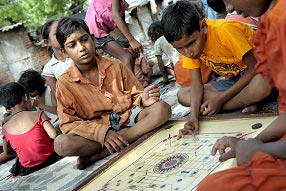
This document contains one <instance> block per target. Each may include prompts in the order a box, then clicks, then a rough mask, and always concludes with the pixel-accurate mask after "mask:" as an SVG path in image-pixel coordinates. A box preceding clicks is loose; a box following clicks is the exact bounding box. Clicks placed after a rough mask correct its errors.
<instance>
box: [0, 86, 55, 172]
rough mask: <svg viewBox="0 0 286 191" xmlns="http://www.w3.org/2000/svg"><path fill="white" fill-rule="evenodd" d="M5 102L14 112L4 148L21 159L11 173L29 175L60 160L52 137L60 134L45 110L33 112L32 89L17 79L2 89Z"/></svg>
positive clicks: (5, 134)
mask: <svg viewBox="0 0 286 191" xmlns="http://www.w3.org/2000/svg"><path fill="white" fill-rule="evenodd" d="M0 98H1V103H2V105H3V106H4V107H5V108H6V109H9V110H11V111H12V117H11V118H10V119H9V120H8V121H7V122H6V123H5V124H4V125H3V134H4V138H3V149H4V153H5V154H8V155H9V154H10V153H12V152H13V151H14V152H16V153H17V156H18V158H17V159H16V163H15V164H14V165H13V167H12V169H11V170H10V172H11V173H12V174H13V175H14V176H15V175H27V174H29V173H32V172H34V171H36V170H39V169H40V168H43V167H45V166H47V165H49V164H51V163H53V162H55V161H56V160H58V159H59V157H58V155H57V154H56V153H55V152H54V146H53V142H52V140H51V139H55V138H56V136H57V133H56V131H55V129H54V128H53V126H52V124H51V123H50V122H49V118H48V117H47V115H46V114H45V113H44V112H43V111H31V109H32V105H31V100H30V98H29V93H28V91H27V90H26V89H25V88H24V87H23V86H22V85H20V84H18V83H16V82H12V83H8V84H6V85H5V86H4V87H3V88H1V90H0Z"/></svg>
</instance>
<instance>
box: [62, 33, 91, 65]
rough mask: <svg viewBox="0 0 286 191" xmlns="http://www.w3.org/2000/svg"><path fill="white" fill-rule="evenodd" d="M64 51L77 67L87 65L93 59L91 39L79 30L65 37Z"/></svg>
mask: <svg viewBox="0 0 286 191" xmlns="http://www.w3.org/2000/svg"><path fill="white" fill-rule="evenodd" d="M64 49H65V51H66V53H67V54H68V56H69V57H70V58H71V59H72V60H73V61H74V62H75V63H76V64H77V65H83V64H89V63H90V62H91V61H92V60H93V59H94V55H95V47H94V42H93V39H92V38H91V36H90V35H89V34H88V33H87V32H86V31H84V30H83V29H81V28H80V29H78V30H76V31H75V32H74V33H72V34H71V35H70V36H69V37H67V39H66V41H65V43H64Z"/></svg>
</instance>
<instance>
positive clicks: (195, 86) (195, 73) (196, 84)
mask: <svg viewBox="0 0 286 191" xmlns="http://www.w3.org/2000/svg"><path fill="white" fill-rule="evenodd" d="M190 73H191V79H192V89H191V113H190V114H191V117H194V118H196V119H198V118H199V114H200V106H201V103H202V100H203V91H204V85H203V82H202V77H201V70H200V68H196V69H191V70H190Z"/></svg>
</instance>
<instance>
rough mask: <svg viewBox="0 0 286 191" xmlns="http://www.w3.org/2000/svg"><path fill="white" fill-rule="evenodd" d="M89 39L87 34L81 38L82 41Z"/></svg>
mask: <svg viewBox="0 0 286 191" xmlns="http://www.w3.org/2000/svg"><path fill="white" fill-rule="evenodd" d="M88 39H89V37H88V36H85V37H83V38H82V39H81V41H82V42H87V41H88Z"/></svg>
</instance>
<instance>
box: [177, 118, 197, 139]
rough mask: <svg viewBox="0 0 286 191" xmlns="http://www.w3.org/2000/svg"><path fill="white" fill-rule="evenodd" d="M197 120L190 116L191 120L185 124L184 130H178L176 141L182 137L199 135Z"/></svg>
mask: <svg viewBox="0 0 286 191" xmlns="http://www.w3.org/2000/svg"><path fill="white" fill-rule="evenodd" d="M199 128H200V126H199V120H198V118H197V117H193V116H191V119H190V120H189V121H188V122H187V123H185V125H184V128H183V129H180V130H179V136H178V139H180V138H182V137H184V135H193V136H195V135H196V134H199Z"/></svg>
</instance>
